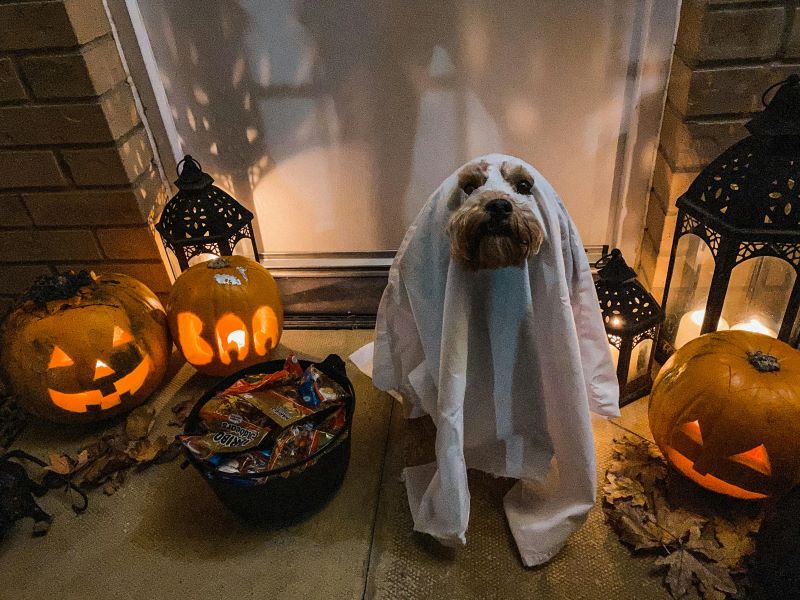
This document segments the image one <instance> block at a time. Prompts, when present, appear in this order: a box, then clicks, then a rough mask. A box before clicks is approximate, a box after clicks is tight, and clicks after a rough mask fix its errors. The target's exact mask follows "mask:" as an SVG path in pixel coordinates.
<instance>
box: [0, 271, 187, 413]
mask: <svg viewBox="0 0 800 600" xmlns="http://www.w3.org/2000/svg"><path fill="white" fill-rule="evenodd" d="M26 297H27V300H26V301H25V302H23V303H22V304H21V305H20V306H19V307H18V308H17V309H16V310H14V311H13V312H12V313H11V314H10V315H9V316H8V318H7V320H6V321H5V323H4V326H3V332H2V343H3V347H2V369H3V372H4V375H5V379H6V380H7V381H8V383H9V384H10V385H11V388H12V389H13V391H14V394H15V396H16V398H17V401H18V402H19V403H20V405H21V406H22V407H23V408H24V409H26V410H27V411H28V412H30V413H32V414H35V415H37V416H40V417H43V418H46V419H48V420H51V421H56V422H60V423H88V422H92V421H99V420H102V419H107V418H109V417H113V416H115V415H118V414H122V413H125V412H128V411H130V410H131V409H133V408H135V407H136V406H138V405H140V404H141V403H142V402H144V401H145V400H146V399H147V397H148V396H149V395H150V394H151V393H152V392H153V391H154V389H155V388H156V387H157V386H158V384H159V382H160V381H161V379H162V378H163V376H164V373H165V372H166V367H167V358H168V356H169V350H170V346H171V344H170V342H169V333H168V331H167V326H166V314H165V312H164V309H163V307H162V306H161V303H160V302H159V301H158V298H157V297H156V296H155V294H153V292H152V291H150V290H149V289H148V288H147V287H146V286H145V285H144V284H142V283H140V282H139V281H137V280H135V279H133V278H131V277H128V276H126V275H120V274H104V275H99V276H94V275H92V274H89V273H86V272H82V273H79V274H64V275H60V276H55V277H51V278H43V279H40V280H39V281H38V282H37V284H36V285H35V286H34V288H32V289H31V290H30V291H29V292H28V294H27V295H26Z"/></svg>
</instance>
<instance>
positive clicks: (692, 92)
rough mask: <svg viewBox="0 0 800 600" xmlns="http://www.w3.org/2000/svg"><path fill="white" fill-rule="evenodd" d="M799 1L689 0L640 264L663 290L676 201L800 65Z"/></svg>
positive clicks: (648, 279) (743, 132)
mask: <svg viewBox="0 0 800 600" xmlns="http://www.w3.org/2000/svg"><path fill="white" fill-rule="evenodd" d="M797 5H798V3H797V2H796V1H756V2H753V1H746V2H745V1H741V0H683V4H682V7H681V16H680V24H679V27H678V38H677V42H676V47H675V55H674V59H673V64H672V72H671V74H670V81H669V87H668V91H667V103H666V108H665V110H664V120H663V124H662V131H661V141H660V145H659V149H658V156H657V158H656V165H655V171H654V173H653V188H652V190H651V193H650V199H649V203H648V210H647V221H646V229H645V235H644V241H643V244H642V253H641V259H640V264H639V268H638V271H639V273H640V276H641V278H642V279H643V280H644V281H645V282H646V283H647V284H649V285H650V287H651V288H652V289H653V290H654V291H656V292H657V294H656V297H658V295H659V294H660V292H661V290H662V289H663V286H664V278H665V277H666V272H667V264H668V262H669V252H670V247H671V244H672V237H673V232H674V229H675V221H676V217H677V209H676V208H675V200H677V199H678V197H679V196H680V195H681V194H683V192H685V191H686V189H687V188H688V187H689V184H690V183H691V182H692V181H693V180H694V178H695V176H696V175H697V173H698V172H699V171H700V170H701V169H702V168H703V167H705V166H706V165H707V164H708V163H709V162H710V161H711V160H712V159H714V158H715V157H716V156H717V155H719V154H720V153H721V152H722V151H723V150H725V149H726V148H727V147H728V146H730V145H731V144H733V143H734V142H736V141H738V140H740V139H741V138H743V137H745V136H746V135H747V130H746V129H745V128H744V124H745V123H746V122H747V121H748V119H749V118H750V116H751V115H752V114H753V113H755V112H758V111H759V110H760V109H761V94H762V93H763V92H764V90H765V89H766V88H768V87H769V86H770V85H772V84H773V83H777V82H778V81H780V80H782V79H785V78H786V77H787V76H788V75H789V74H790V73H794V72H800V8H798V6H797Z"/></svg>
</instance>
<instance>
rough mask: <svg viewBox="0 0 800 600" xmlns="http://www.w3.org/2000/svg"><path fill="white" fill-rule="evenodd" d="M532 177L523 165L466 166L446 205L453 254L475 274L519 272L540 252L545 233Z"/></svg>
mask: <svg viewBox="0 0 800 600" xmlns="http://www.w3.org/2000/svg"><path fill="white" fill-rule="evenodd" d="M533 184H534V181H533V175H532V174H531V173H529V172H528V170H527V169H525V168H524V167H523V166H522V165H515V164H510V163H507V162H504V163H502V164H500V165H497V164H492V163H489V162H486V161H480V162H474V163H470V164H468V165H466V166H465V167H464V168H462V169H461V171H460V172H459V174H458V186H457V187H456V189H455V191H454V192H453V194H452V196H451V197H450V199H449V201H448V208H449V209H450V210H451V213H452V214H451V215H450V221H449V223H448V227H447V233H448V235H449V236H450V254H451V255H452V256H453V257H454V258H457V259H459V260H461V261H463V262H464V263H465V264H466V265H467V266H468V267H469V268H471V269H475V270H477V269H499V268H502V267H510V266H521V265H523V264H524V263H525V261H526V260H527V259H528V257H529V256H532V255H534V254H536V253H537V252H538V251H539V246H540V245H541V243H542V238H543V233H542V227H541V225H540V223H539V221H538V219H537V218H536V216H535V215H534V214H533V212H532V211H531V208H530V204H531V202H532V200H533V197H532V193H533Z"/></svg>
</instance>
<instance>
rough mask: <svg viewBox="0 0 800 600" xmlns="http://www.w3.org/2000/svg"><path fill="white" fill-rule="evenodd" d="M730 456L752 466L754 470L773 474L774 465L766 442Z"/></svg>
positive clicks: (734, 460)
mask: <svg viewBox="0 0 800 600" xmlns="http://www.w3.org/2000/svg"><path fill="white" fill-rule="evenodd" d="M728 458H730V459H731V460H732V461H733V462H738V463H739V464H741V465H744V466H746V467H750V468H751V469H753V471H758V472H759V473H761V474H762V475H772V465H771V464H770V462H769V454H767V449H766V447H765V446H764V444H761V445H760V446H756V447H755V448H752V449H750V450H748V451H747V452H741V453H739V454H734V455H733V456H730V457H728Z"/></svg>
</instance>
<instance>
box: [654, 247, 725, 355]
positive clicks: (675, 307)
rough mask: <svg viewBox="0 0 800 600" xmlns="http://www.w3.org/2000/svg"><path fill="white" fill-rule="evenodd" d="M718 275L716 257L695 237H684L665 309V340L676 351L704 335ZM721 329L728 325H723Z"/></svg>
mask: <svg viewBox="0 0 800 600" xmlns="http://www.w3.org/2000/svg"><path fill="white" fill-rule="evenodd" d="M713 275H714V255H713V254H712V253H711V249H710V248H709V247H708V245H707V244H706V243H705V242H704V241H703V240H702V239H700V238H699V237H697V236H696V235H694V234H692V233H687V234H685V235H683V236H682V237H681V238H680V239H679V240H678V244H677V247H676V248H675V268H674V270H673V272H672V282H671V283H670V288H669V297H668V299H667V305H666V307H665V313H666V319H665V321H664V326H663V336H664V339H666V340H667V341H668V342H670V343H671V344H672V345H673V346H674V347H675V348H676V349H677V348H680V347H681V346H683V345H684V344H685V343H686V342H688V341H689V340H692V339H694V338H696V337H697V336H699V335H700V329H701V327H702V326H703V318H704V317H705V309H706V300H707V299H708V292H709V290H710V289H711V278H712V277H713ZM720 324H721V325H722V327H718V328H721V329H727V323H725V322H722V321H721V322H720Z"/></svg>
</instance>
